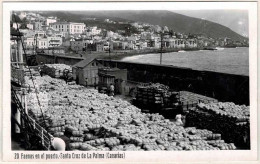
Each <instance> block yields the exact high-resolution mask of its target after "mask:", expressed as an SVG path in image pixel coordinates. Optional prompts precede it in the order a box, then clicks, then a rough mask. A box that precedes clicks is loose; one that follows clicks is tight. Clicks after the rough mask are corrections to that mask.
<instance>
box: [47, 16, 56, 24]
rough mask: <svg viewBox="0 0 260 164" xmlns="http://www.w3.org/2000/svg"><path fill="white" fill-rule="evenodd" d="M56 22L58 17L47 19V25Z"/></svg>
mask: <svg viewBox="0 0 260 164" xmlns="http://www.w3.org/2000/svg"><path fill="white" fill-rule="evenodd" d="M55 22H57V19H56V18H53V17H48V18H47V19H46V22H45V24H46V25H47V26H49V25H50V23H55Z"/></svg>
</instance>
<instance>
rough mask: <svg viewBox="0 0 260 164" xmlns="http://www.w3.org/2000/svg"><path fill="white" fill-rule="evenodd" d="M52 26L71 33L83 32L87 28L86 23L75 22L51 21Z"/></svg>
mask: <svg viewBox="0 0 260 164" xmlns="http://www.w3.org/2000/svg"><path fill="white" fill-rule="evenodd" d="M50 27H51V28H53V29H55V30H58V31H60V32H68V33H69V34H82V33H83V32H84V31H85V30H86V26H85V24H84V23H73V22H55V23H50Z"/></svg>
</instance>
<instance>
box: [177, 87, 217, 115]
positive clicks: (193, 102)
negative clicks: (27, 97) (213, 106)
mask: <svg viewBox="0 0 260 164" xmlns="http://www.w3.org/2000/svg"><path fill="white" fill-rule="evenodd" d="M179 102H180V104H181V106H182V109H183V110H184V111H187V110H189V109H190V108H192V107H196V106H197V104H198V103H200V102H203V103H205V104H207V103H211V102H218V100H217V99H214V98H211V97H206V96H203V95H200V94H196V93H192V92H188V91H180V92H179Z"/></svg>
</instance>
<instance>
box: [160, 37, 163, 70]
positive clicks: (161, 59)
mask: <svg viewBox="0 0 260 164" xmlns="http://www.w3.org/2000/svg"><path fill="white" fill-rule="evenodd" d="M162 45H163V33H162V32H161V54H160V65H161V64H162Z"/></svg>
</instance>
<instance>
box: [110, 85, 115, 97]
mask: <svg viewBox="0 0 260 164" xmlns="http://www.w3.org/2000/svg"><path fill="white" fill-rule="evenodd" d="M114 92H115V87H114V85H113V84H112V83H111V84H110V96H114Z"/></svg>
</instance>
